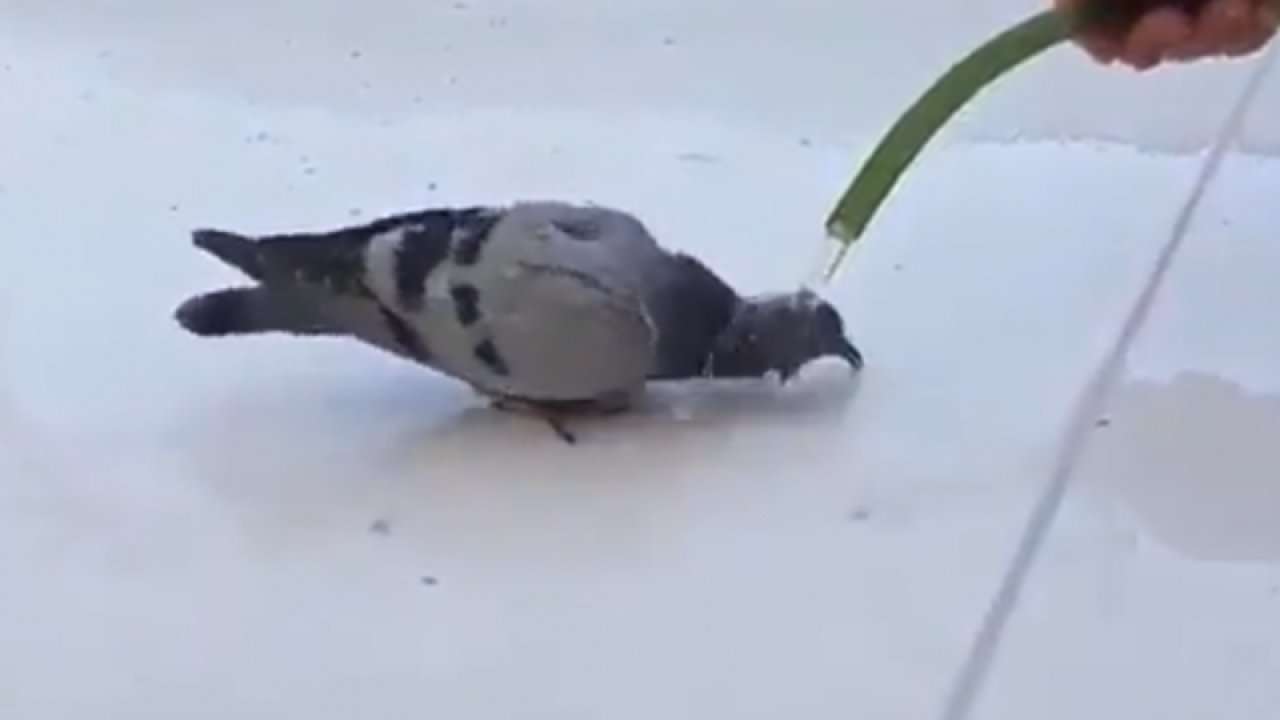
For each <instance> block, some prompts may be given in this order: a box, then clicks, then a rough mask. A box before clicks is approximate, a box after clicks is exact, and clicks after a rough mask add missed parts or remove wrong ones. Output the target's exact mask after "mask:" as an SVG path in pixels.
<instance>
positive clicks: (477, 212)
mask: <svg viewBox="0 0 1280 720" xmlns="http://www.w3.org/2000/svg"><path fill="white" fill-rule="evenodd" d="M501 217H502V215H501V213H500V212H497V211H495V210H493V209H492V208H479V207H475V208H467V209H465V210H460V211H458V212H457V218H456V219H455V228H454V231H453V262H454V263H456V264H458V265H461V266H464V267H465V266H468V265H475V264H476V263H478V262H480V255H481V253H483V252H484V246H485V243H487V242H488V241H489V234H490V232H492V231H493V226H494V225H497V224H498V220H500V219H501Z"/></svg>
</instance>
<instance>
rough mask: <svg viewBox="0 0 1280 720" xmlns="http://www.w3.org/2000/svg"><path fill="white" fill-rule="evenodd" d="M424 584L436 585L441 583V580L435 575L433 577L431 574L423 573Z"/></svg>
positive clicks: (428, 585)
mask: <svg viewBox="0 0 1280 720" xmlns="http://www.w3.org/2000/svg"><path fill="white" fill-rule="evenodd" d="M422 584H423V585H426V586H427V587H435V586H436V585H439V584H440V581H439V580H438V579H436V578H434V577H431V576H430V575H423V576H422Z"/></svg>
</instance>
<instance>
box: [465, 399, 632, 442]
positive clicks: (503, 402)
mask: <svg viewBox="0 0 1280 720" xmlns="http://www.w3.org/2000/svg"><path fill="white" fill-rule="evenodd" d="M490 402H491V404H492V406H493V408H494V409H495V410H500V411H503V412H511V413H519V414H523V415H528V416H530V417H534V418H537V419H539V420H542V421H543V422H545V423H547V424H548V425H549V426H551V429H552V430H553V431H554V432H555V434H556V435H557V436H559V437H560V439H561V440H564V441H565V442H566V443H568V444H570V445H576V444H577V442H578V438H577V436H576V435H574V434H573V432H572V431H571V430H569V428H568V427H567V425H568V421H569V419H570V418H571V417H573V416H587V415H594V416H604V415H615V414H617V413H620V412H624V411H625V410H626V409H627V408H628V407H630V398H629V396H623V395H619V396H618V397H614V396H607V397H601V398H594V399H590V400H529V399H526V398H516V397H494V398H492V399H491V400H490Z"/></svg>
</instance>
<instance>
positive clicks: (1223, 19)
mask: <svg viewBox="0 0 1280 720" xmlns="http://www.w3.org/2000/svg"><path fill="white" fill-rule="evenodd" d="M1135 1H1136V0H1054V4H1055V6H1057V7H1058V8H1060V9H1073V8H1075V7H1077V6H1079V5H1081V4H1082V3H1084V2H1113V3H1125V2H1135ZM1278 20H1280V18H1277V17H1276V13H1275V12H1274V11H1273V10H1272V9H1271V3H1270V2H1269V0H1209V2H1207V3H1206V4H1205V6H1204V9H1203V10H1202V11H1201V12H1200V13H1199V15H1196V16H1192V15H1189V14H1187V13H1186V12H1184V11H1182V10H1179V9H1177V8H1173V7H1167V8H1159V9H1156V10H1151V11H1149V12H1148V13H1146V14H1145V15H1143V16H1142V18H1141V19H1139V20H1138V22H1137V23H1136V24H1134V25H1133V26H1132V27H1130V28H1128V29H1127V31H1126V32H1124V33H1114V32H1103V31H1099V32H1091V33H1084V34H1082V35H1081V36H1080V37H1079V38H1077V42H1078V43H1079V44H1080V45H1081V46H1082V47H1083V48H1084V49H1085V51H1086V52H1088V53H1089V55H1090V56H1091V57H1093V58H1094V59H1095V60H1097V61H1098V62H1101V63H1108V64H1109V63H1111V62H1115V61H1119V62H1122V63H1124V64H1126V65H1128V66H1130V67H1132V68H1135V69H1137V70H1147V69H1149V68H1152V67H1155V66H1157V65H1159V64H1161V63H1162V62H1165V61H1184V62H1185V61H1189V60H1198V59H1201V58H1206V57H1212V56H1227V57H1239V56H1241V55H1248V54H1251V53H1254V52H1256V51H1258V50H1259V49H1261V48H1262V46H1263V45H1265V44H1266V43H1267V41H1268V40H1270V39H1271V37H1272V36H1273V35H1274V34H1275V31H1276V25H1277V21H1278Z"/></svg>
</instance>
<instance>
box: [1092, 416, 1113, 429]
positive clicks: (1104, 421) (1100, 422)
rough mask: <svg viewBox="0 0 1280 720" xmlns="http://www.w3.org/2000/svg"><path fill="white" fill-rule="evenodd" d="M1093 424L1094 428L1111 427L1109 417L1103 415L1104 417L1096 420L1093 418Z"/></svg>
mask: <svg viewBox="0 0 1280 720" xmlns="http://www.w3.org/2000/svg"><path fill="white" fill-rule="evenodd" d="M1093 426H1094V427H1096V428H1108V427H1111V418H1105V417H1104V418H1098V419H1097V420H1095V421H1094V422H1093Z"/></svg>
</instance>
